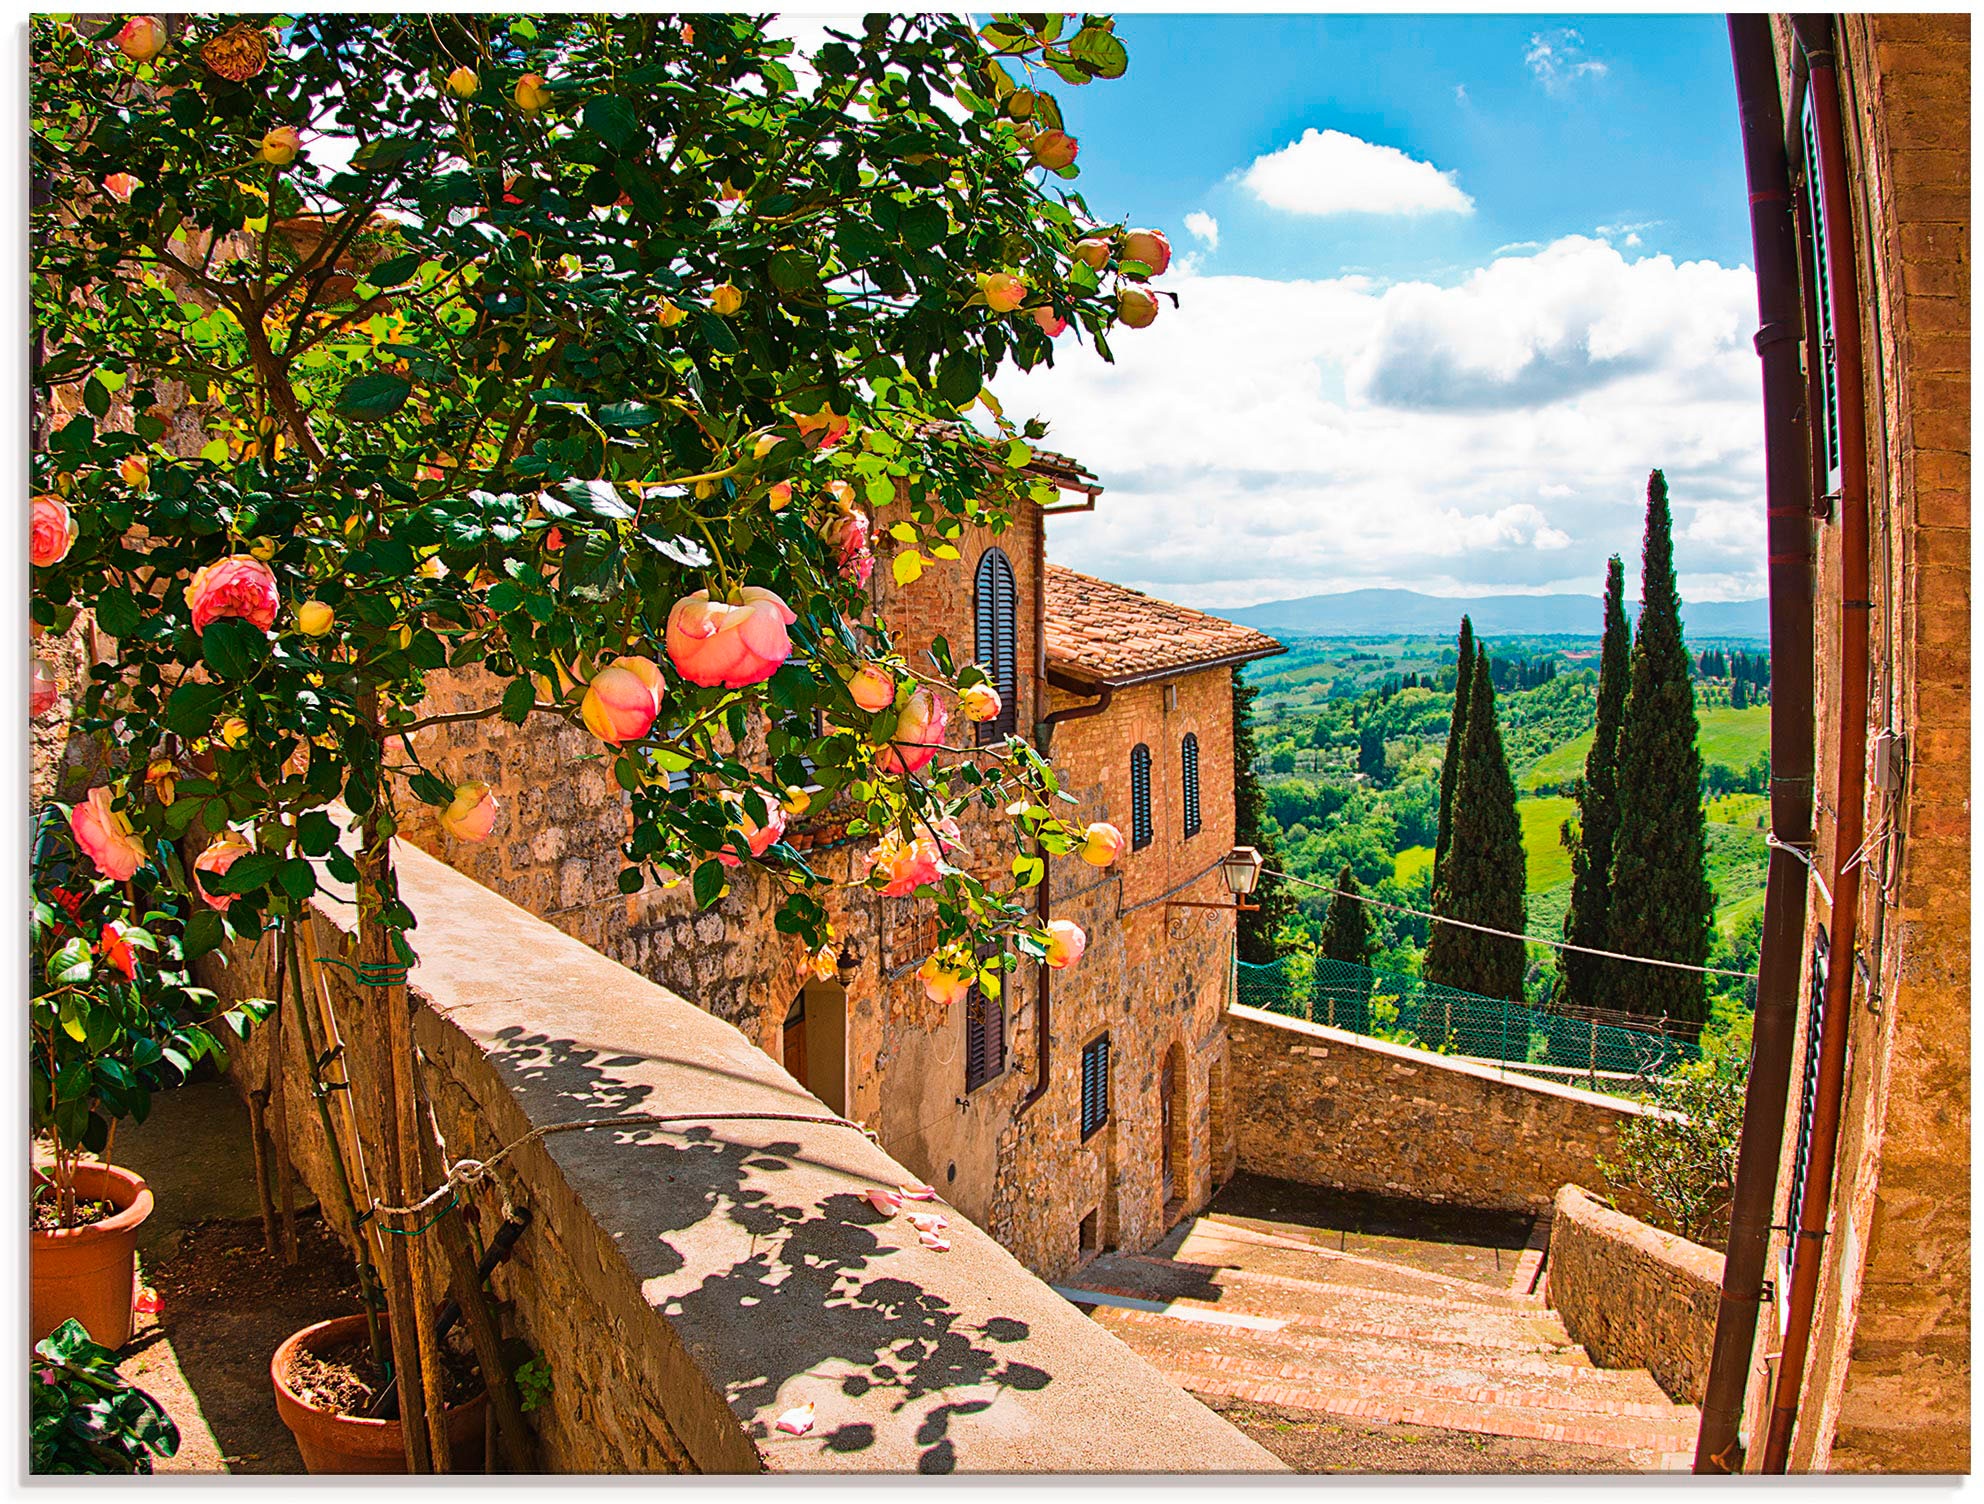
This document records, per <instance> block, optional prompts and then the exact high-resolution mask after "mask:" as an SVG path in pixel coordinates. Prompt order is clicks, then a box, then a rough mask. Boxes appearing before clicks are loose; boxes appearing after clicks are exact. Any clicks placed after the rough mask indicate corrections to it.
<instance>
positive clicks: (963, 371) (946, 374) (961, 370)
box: [937, 350, 985, 407]
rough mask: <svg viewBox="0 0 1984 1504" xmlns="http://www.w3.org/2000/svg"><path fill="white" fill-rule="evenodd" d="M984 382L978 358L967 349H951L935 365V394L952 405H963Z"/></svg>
mask: <svg viewBox="0 0 1984 1504" xmlns="http://www.w3.org/2000/svg"><path fill="white" fill-rule="evenodd" d="M984 384H985V378H984V376H983V374H982V373H981V372H980V371H979V368H978V358H977V357H976V356H975V355H973V354H972V353H971V352H970V351H969V350H953V351H952V352H951V353H950V354H948V355H946V356H945V357H944V358H943V360H942V361H940V362H939V363H938V365H937V395H938V396H940V397H942V398H943V399H944V400H945V401H946V402H948V403H950V404H951V406H953V407H963V406H964V405H965V404H966V403H967V402H969V401H971V400H972V399H973V398H974V397H976V396H977V395H978V391H979V388H980V387H982V386H983V385H984Z"/></svg>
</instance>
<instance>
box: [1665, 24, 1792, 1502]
mask: <svg viewBox="0 0 1984 1504" xmlns="http://www.w3.org/2000/svg"><path fill="white" fill-rule="evenodd" d="M1729 51H1730V57H1731V60H1732V62H1733V63H1734V65H1735V72H1736V98H1737V104H1738V108H1739V110H1740V112H1741V115H1742V123H1743V158H1744V168H1745V172H1746V176H1747V177H1748V180H1749V190H1750V235H1751V241H1752V244H1753V245H1754V247H1755V253H1756V264H1757V320H1758V324H1759V326H1760V327H1759V328H1758V330H1757V336H1756V346H1757V354H1758V356H1759V357H1760V358H1761V363H1762V366H1763V399H1764V476H1765V479H1764V491H1765V510H1766V518H1767V528H1768V542H1767V548H1768V553H1769V579H1770V657H1771V701H1770V722H1771V726H1770V733H1771V812H1770V820H1771V830H1772V832H1773V833H1774V834H1775V835H1776V836H1777V838H1778V839H1779V840H1780V841H1782V842H1784V843H1785V844H1786V845H1788V846H1794V847H1802V846H1808V845H1810V843H1811V838H1812V766H1813V748H1812V519H1811V489H1810V487H1811V469H1810V460H1809V452H1810V433H1809V430H1808V429H1807V427H1806V424H1805V422H1804V421H1803V416H1802V413H1803V410H1804V401H1805V392H1804V385H1805V382H1804V377H1803V376H1802V375H1801V374H1800V372H1799V369H1798V347H1799V343H1800V339H1801V337H1802V336H1803V334H1804V332H1805V329H1806V321H1805V320H1804V319H1803V318H1802V316H1801V312H1800V306H1799V305H1800V298H1799V291H1798V265H1799V255H1798V236H1797V227H1796V225H1795V223H1794V221H1793V218H1792V213H1791V176H1790V164H1789V161H1788V157H1787V152H1786V147H1785V135H1784V129H1783V122H1782V120H1781V119H1780V115H1779V110H1778V92H1777V56H1776V52H1775V49H1774V48H1773V47H1772V45H1771V31H1770V19H1769V17H1767V16H1762V15H1732V16H1730V17H1729ZM1810 883H1811V878H1810V875H1809V873H1808V872H1807V871H1806V869H1805V866H1804V864H1803V863H1802V862H1801V861H1799V860H1798V858H1797V857H1796V856H1795V855H1793V854H1792V852H1790V851H1787V850H1783V849H1781V848H1773V849H1772V851H1771V854H1770V871H1769V876H1768V879H1767V882H1766V885H1765V890H1764V930H1763V940H1762V944H1761V947H1760V953H1759V956H1758V966H1757V1009H1756V1017H1755V1021H1754V1023H1753V1025H1752V1032H1751V1043H1750V1070H1749V1081H1748V1084H1747V1086H1746V1088H1745V1092H1744V1098H1743V1128H1742V1137H1741V1141H1740V1143H1739V1145H1738V1150H1737V1160H1736V1183H1735V1186H1734V1189H1733V1194H1732V1196H1731V1199H1730V1208H1729V1240H1728V1243H1727V1245H1726V1248H1725V1253H1724V1261H1723V1271H1722V1299H1721V1304H1720V1306H1719V1307H1718V1309H1717V1311H1716V1318H1715V1345H1714V1348H1713V1350H1712V1354H1711V1356H1710V1359H1709V1368H1708V1381H1707V1384H1706V1387H1705V1393H1704V1395H1703V1398H1702V1420H1701V1429H1700V1431H1699V1432H1698V1434H1697V1436H1696V1441H1695V1468H1694V1470H1695V1471H1696V1472H1698V1473H1733V1472H1736V1471H1738V1470H1740V1468H1741V1467H1742V1458H1741V1456H1740V1454H1739V1452H1738V1450H1737V1442H1738V1438H1739V1435H1740V1428H1741V1426H1742V1421H1743V1402H1744V1398H1745V1395H1746V1393H1747V1391H1748V1387H1749V1373H1750V1355H1751V1351H1752V1349H1753V1347H1754V1344H1755V1341H1756V1330H1757V1312H1758V1310H1759V1308H1760V1307H1761V1305H1762V1302H1763V1276H1764V1268H1765V1265H1766V1263H1767V1261H1768V1259H1769V1252H1770V1219H1771V1209H1772V1205H1773V1203H1774V1202H1775V1200H1776V1195H1777V1164H1778V1156H1779V1154H1780V1152H1781V1149H1782V1146H1783V1143H1784V1113H1785V1103H1786V1098H1787V1095H1788V1092H1789V1088H1790V1082H1791V1067H1792V1058H1793V1048H1794V1045H1795V1043H1796V1039H1797V1033H1798V985H1799V981H1800V979H1801V976H1802V973H1803V970H1804V966H1803V956H1804V937H1805V897H1806V894H1807V892H1808V891H1809V888H1810Z"/></svg>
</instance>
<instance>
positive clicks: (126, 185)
mask: <svg viewBox="0 0 1984 1504" xmlns="http://www.w3.org/2000/svg"><path fill="white" fill-rule="evenodd" d="M103 191H104V192H105V193H107V194H109V195H110V196H111V197H112V198H114V199H116V200H117V201H118V202H119V203H128V202H129V201H130V198H131V195H132V194H134V193H136V192H137V191H138V180H137V179H136V178H134V177H132V176H131V174H130V173H128V172H113V173H112V174H111V175H110V176H109V177H107V178H105V179H104V180H103Z"/></svg>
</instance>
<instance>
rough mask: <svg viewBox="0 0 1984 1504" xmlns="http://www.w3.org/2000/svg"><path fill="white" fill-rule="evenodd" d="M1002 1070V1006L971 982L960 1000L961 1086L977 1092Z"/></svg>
mask: <svg viewBox="0 0 1984 1504" xmlns="http://www.w3.org/2000/svg"><path fill="white" fill-rule="evenodd" d="M1005 1073H1006V1010H1005V1007H1004V1006H1003V1005H1002V1004H1001V1003H1000V1001H999V999H997V998H991V997H987V996H986V995H985V994H984V992H983V991H981V990H980V989H979V987H978V986H977V984H976V983H974V984H973V985H972V989H971V991H970V992H969V993H968V994H967V995H966V997H965V1000H964V1089H965V1090H966V1091H967V1092H973V1091H977V1090H978V1088H979V1087H981V1086H983V1085H985V1084H986V1082H988V1081H995V1080H997V1079H998V1078H999V1077H1000V1076H1002V1075H1004V1074H1005Z"/></svg>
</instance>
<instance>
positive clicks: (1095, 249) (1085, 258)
mask: <svg viewBox="0 0 1984 1504" xmlns="http://www.w3.org/2000/svg"><path fill="white" fill-rule="evenodd" d="M1074 254H1075V260H1077V261H1079V262H1081V264H1082V265H1083V266H1087V267H1093V268H1094V269H1095V270H1096V271H1101V270H1102V269H1103V268H1104V267H1105V266H1107V265H1109V242H1108V241H1106V240H1102V239H1100V238H1098V237H1096V236H1093V235H1091V236H1089V237H1088V238H1087V239H1084V240H1077V241H1076V242H1075V253H1074Z"/></svg>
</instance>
